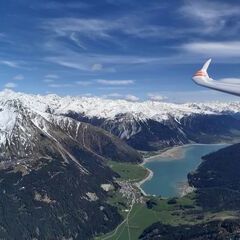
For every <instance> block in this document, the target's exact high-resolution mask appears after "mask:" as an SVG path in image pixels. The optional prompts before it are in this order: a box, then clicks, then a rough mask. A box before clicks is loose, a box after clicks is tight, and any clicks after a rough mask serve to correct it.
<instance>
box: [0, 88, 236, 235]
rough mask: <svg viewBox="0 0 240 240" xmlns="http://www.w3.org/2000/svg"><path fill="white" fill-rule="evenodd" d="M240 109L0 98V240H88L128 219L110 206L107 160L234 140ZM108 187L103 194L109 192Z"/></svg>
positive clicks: (112, 178) (113, 184) (112, 183)
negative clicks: (123, 219)
mask: <svg viewBox="0 0 240 240" xmlns="http://www.w3.org/2000/svg"><path fill="white" fill-rule="evenodd" d="M239 113H240V104H239V103H238V102H232V103H219V102H218V103H209V104H208V103H205V104H203V103H198V104H197V103H187V104H173V103H163V102H153V101H146V102H134V103H133V102H129V101H125V100H110V99H101V98H86V97H60V96H57V95H45V96H41V95H30V94H24V93H17V92H13V91H10V90H5V91H2V92H0V189H1V191H0V206H2V207H1V208H0V237H1V238H3V239H19V238H20V239H70V238H73V239H89V238H90V237H92V236H96V235H99V234H103V233H107V232H109V231H111V230H113V229H114V228H115V227H116V226H117V225H118V224H119V223H120V222H121V220H122V218H123V217H122V216H121V215H120V214H119V212H118V210H117V209H116V208H115V207H113V206H112V205H111V204H109V203H108V201H107V198H108V191H107V190H106V185H107V186H108V188H113V189H118V188H120V186H119V185H118V182H117V181H116V178H117V177H118V174H117V173H116V172H114V171H113V170H112V169H111V168H110V167H109V165H108V161H109V160H111V161H119V162H130V163H140V162H142V156H141V155H140V153H139V151H137V150H141V151H156V150H161V149H163V148H164V147H169V146H173V145H181V144H185V143H192V142H198V143H207V142H219V141H228V140H231V139H232V138H233V137H238V136H239V133H240V124H239V123H240V120H239V119H240V118H239ZM104 186H105V187H104Z"/></svg>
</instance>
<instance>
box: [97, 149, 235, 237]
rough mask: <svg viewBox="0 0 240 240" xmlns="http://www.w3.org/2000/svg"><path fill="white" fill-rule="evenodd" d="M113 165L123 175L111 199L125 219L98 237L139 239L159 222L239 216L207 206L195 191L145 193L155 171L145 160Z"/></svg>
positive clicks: (190, 222) (188, 222)
mask: <svg viewBox="0 0 240 240" xmlns="http://www.w3.org/2000/svg"><path fill="white" fill-rule="evenodd" d="M176 149H177V148H175V150H174V151H173V153H174V154H176ZM168 151H169V150H168ZM170 151H171V150H170ZM166 153H167V152H166ZM166 153H162V154H166ZM109 166H110V167H111V168H112V169H113V170H114V171H115V172H117V173H118V174H119V175H120V178H118V179H117V182H118V184H119V185H120V189H116V190H114V191H111V192H109V203H110V204H112V205H113V206H115V207H117V208H118V211H119V213H120V214H121V215H122V217H123V221H122V222H121V223H120V224H119V225H118V227H117V228H116V229H115V230H113V231H112V232H110V233H108V234H105V235H103V236H98V237H96V238H95V239H96V240H107V239H108V240H127V239H129V240H137V239H139V238H140V236H141V234H142V233H143V231H144V230H145V229H147V228H148V227H149V226H151V225H152V224H154V223H156V222H159V223H161V224H166V226H179V225H190V226H191V225H194V226H195V225H197V224H203V223H207V222H212V221H221V220H225V219H236V218H238V213H236V211H217V212H214V211H206V210H203V209H202V207H201V206H199V205H198V204H197V202H196V193H195V192H192V193H189V194H187V195H185V196H183V197H180V198H170V199H164V198H161V197H154V196H147V195H145V194H143V193H142V192H141V191H140V188H139V186H140V184H141V183H142V182H143V181H145V180H146V179H148V178H149V176H150V177H151V174H150V173H149V171H148V170H147V169H146V168H144V166H142V164H140V165H138V164H130V163H116V162H109Z"/></svg>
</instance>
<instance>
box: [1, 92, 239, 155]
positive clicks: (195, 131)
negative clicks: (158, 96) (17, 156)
mask: <svg viewBox="0 0 240 240" xmlns="http://www.w3.org/2000/svg"><path fill="white" fill-rule="evenodd" d="M8 101H18V102H19V103H21V104H22V106H27V108H28V109H31V110H32V111H34V112H35V113H37V114H38V115H40V116H43V117H45V116H46V114H48V115H49V116H52V118H54V119H55V121H57V122H59V121H61V120H60V119H61V117H63V116H67V117H69V118H68V119H73V120H76V121H78V122H79V121H80V122H85V123H89V124H91V125H94V126H96V127H100V128H102V129H104V130H106V131H107V132H109V133H111V134H113V135H115V136H117V137H118V138H120V139H122V140H123V141H125V142H126V143H127V144H128V145H130V146H132V147H133V148H135V149H137V150H141V151H157V150H161V149H163V148H165V147H170V146H174V145H182V144H187V143H215V142H219V141H225V142H227V141H232V139H233V138H234V139H235V138H237V137H239V135H240V124H239V123H240V118H239V116H240V115H239V113H240V103H239V102H229V103H221V102H211V103H185V104H174V103H165V102H156V101H155V102H154V101H145V102H130V101H126V100H111V99H102V98H96V97H91V98H89V97H70V96H67V97H60V96H57V95H52V94H50V95H46V96H41V95H30V94H23V93H16V92H13V91H10V90H5V91H3V92H1V93H0V104H1V105H3V104H5V103H6V102H8ZM53 116H54V117H53ZM56 119H58V120H56ZM0 121H2V120H0ZM0 124H1V122H0ZM3 124H4V123H3ZM0 126H1V125H0ZM9 127H10V126H9ZM2 137H3V136H0V139H1V138H2Z"/></svg>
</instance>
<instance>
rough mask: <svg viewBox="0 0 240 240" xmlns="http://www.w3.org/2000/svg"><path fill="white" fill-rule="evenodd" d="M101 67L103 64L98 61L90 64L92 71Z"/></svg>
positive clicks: (99, 69)
mask: <svg viewBox="0 0 240 240" xmlns="http://www.w3.org/2000/svg"><path fill="white" fill-rule="evenodd" d="M102 69H103V65H102V64H100V63H95V64H93V65H92V70H93V71H101V70H102Z"/></svg>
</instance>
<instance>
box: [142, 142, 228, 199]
mask: <svg viewBox="0 0 240 240" xmlns="http://www.w3.org/2000/svg"><path fill="white" fill-rule="evenodd" d="M226 146H227V145H226V144H202V145H187V146H183V147H180V148H179V150H180V151H181V152H182V153H183V154H181V155H182V157H180V158H170V157H158V158H156V159H154V160H151V161H149V162H147V163H146V164H145V165H144V166H145V167H147V168H149V169H150V170H152V171H153V174H154V175H153V177H152V179H151V180H149V181H147V182H145V183H144V184H142V185H141V188H142V189H143V190H144V192H145V193H147V194H151V195H157V196H162V197H173V196H179V195H180V187H179V186H181V185H183V183H186V182H187V174H188V173H189V172H191V171H193V170H195V169H196V168H197V167H198V166H199V164H200V163H201V161H202V160H201V157H202V156H204V155H206V154H208V153H211V152H215V151H217V150H219V149H221V148H224V147H226Z"/></svg>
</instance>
